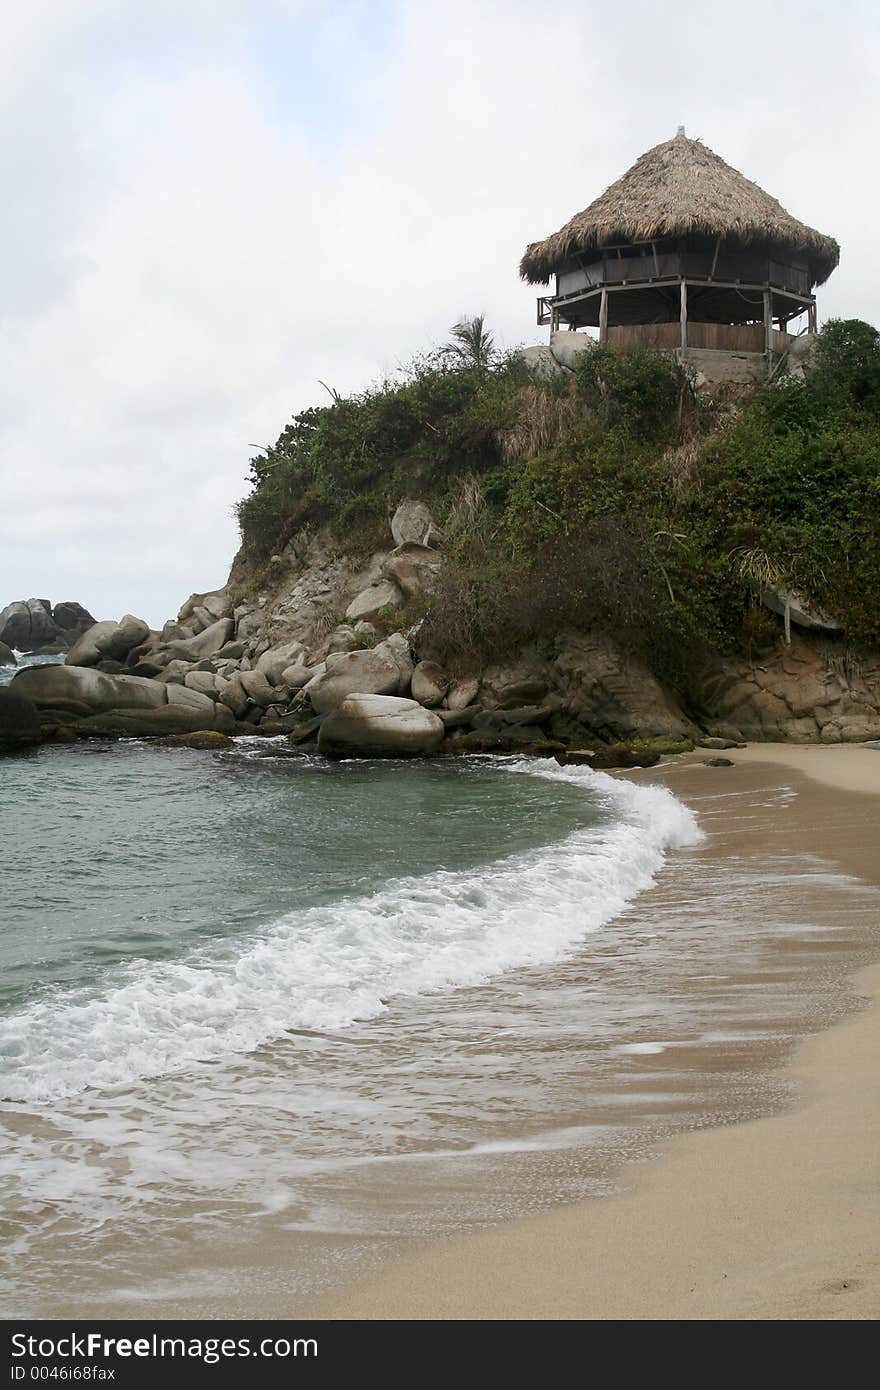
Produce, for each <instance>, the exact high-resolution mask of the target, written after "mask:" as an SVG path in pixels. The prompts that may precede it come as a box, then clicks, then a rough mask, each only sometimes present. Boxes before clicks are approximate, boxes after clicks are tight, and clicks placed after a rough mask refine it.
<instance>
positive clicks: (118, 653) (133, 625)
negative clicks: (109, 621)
mask: <svg viewBox="0 0 880 1390" xmlns="http://www.w3.org/2000/svg"><path fill="white" fill-rule="evenodd" d="M149 635H150V625H149V623H145V622H144V620H143V618H135V617H134V616H133V615H132V614H131V613H126V614H125V617H124V618H120V620H119V622H118V623H116V625H115V627H114V628H113V629H112V630H111V631H109V632H102V633H101V634H100V636H99V637H96V638H95V646H96V647H97V649H98V651H99V652H100V653H101V656H102V657H106V658H107V659H108V660H110V661H122V660H123V658H125V657H126V656H128V653H129V652H130V651H131V650H132V648H133V647H138V646H140V645H141V643H142V642H144V641H146V639H147V638H148V637H149ZM71 664H72V663H71Z"/></svg>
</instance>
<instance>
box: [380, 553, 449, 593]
mask: <svg viewBox="0 0 880 1390" xmlns="http://www.w3.org/2000/svg"><path fill="white" fill-rule="evenodd" d="M442 559H443V557H442V556H441V554H440V551H439V550H434V549H432V547H431V546H429V545H418V544H416V543H415V542H409V543H407V544H406V545H399V546H398V547H397V549H396V550H392V552H391V554H390V555H389V556H388V558H387V560H385V561H384V563H383V565H382V573H383V575H384V576H385V578H386V579H390V580H392V581H393V582H394V583H395V584H396V585H397V586H398V588H399V589H400V590H401V591H402V593H404V594H405V595H406V597H407V598H411V597H412V595H413V594H417V593H418V592H419V590H420V589H423V588H424V587H425V585H426V584H427V583H430V581H431V579H432V578H433V576H434V575H436V573H437V571H438V569H439V568H440V565H441V563H442Z"/></svg>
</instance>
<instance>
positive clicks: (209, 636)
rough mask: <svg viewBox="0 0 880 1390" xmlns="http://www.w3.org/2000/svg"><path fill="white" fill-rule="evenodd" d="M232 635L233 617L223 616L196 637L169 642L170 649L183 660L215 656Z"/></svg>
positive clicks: (174, 655)
mask: <svg viewBox="0 0 880 1390" xmlns="http://www.w3.org/2000/svg"><path fill="white" fill-rule="evenodd" d="M231 636H232V619H231V618H221V619H220V620H219V621H218V622H216V623H212V624H211V626H210V627H206V628H205V629H204V631H203V632H199V633H197V634H196V636H195V637H189V638H187V639H186V641H184V642H169V644H168V651H169V652H170V654H171V655H172V656H173V657H179V658H181V659H182V660H183V661H200V660H201V659H202V657H205V656H214V655H215V654H216V653H217V652H219V651H220V649H221V647H223V646H225V644H226V642H227V641H228V640H229V638H230V637H231Z"/></svg>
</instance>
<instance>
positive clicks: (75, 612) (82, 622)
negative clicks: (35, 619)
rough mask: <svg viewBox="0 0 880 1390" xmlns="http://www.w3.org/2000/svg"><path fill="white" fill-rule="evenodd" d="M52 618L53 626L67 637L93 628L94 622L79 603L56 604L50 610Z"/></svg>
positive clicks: (87, 611)
mask: <svg viewBox="0 0 880 1390" xmlns="http://www.w3.org/2000/svg"><path fill="white" fill-rule="evenodd" d="M52 618H53V620H54V622H55V626H56V627H60V628H61V630H62V631H63V632H65V633H66V634H67V635H68V637H70V636H71V635H72V634H73V633H79V632H86V631H87V630H88V629H89V628H90V627H94V626H95V622H96V619H95V618H93V617H92V615H91V613H90V612H89V610H88V609H87V608H83V606H82V604H81V603H70V602H65V603H56V605H55V607H54V608H53V609H52Z"/></svg>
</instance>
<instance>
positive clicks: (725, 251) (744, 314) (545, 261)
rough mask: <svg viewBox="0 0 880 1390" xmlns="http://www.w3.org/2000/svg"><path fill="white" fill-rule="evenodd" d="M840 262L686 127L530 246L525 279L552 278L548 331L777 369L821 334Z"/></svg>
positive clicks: (544, 307) (545, 300) (543, 314)
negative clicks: (823, 287) (824, 298)
mask: <svg viewBox="0 0 880 1390" xmlns="http://www.w3.org/2000/svg"><path fill="white" fill-rule="evenodd" d="M839 256H840V248H839V246H838V245H837V242H836V241H835V240H834V238H833V237H829V236H824V235H823V234H822V233H821V232H817V231H816V230H815V229H814V228H813V227H808V226H806V225H805V224H804V223H803V222H798V221H797V219H796V218H794V217H792V216H791V214H790V213H788V212H786V210H785V208H784V207H782V205H781V204H780V203H778V202H777V201H776V199H775V198H771V197H770V194H769V193H765V192H764V190H763V189H761V188H759V187H758V185H757V184H755V183H752V182H751V180H750V179H747V178H744V176H743V175H742V174H740V173H739V172H738V171H737V170H736V169H733V168H731V166H730V165H729V164H726V163H725V162H724V160H723V159H721V158H719V156H718V155H717V154H715V153H714V152H713V151H712V150H710V149H709V148H708V147H707V146H706V145H704V144H703V143H702V142H701V141H700V140H689V139H688V138H687V136H686V135H685V133H684V129H683V127H679V130H678V134H677V135H676V136H675V137H674V138H673V139H672V140H667V141H665V142H664V143H663V144H662V145H655V146H654V148H653V149H652V150H648V152H647V154H643V155H642V157H641V159H638V160H637V161H636V163H635V164H634V165H633V166H632V168H631V169H630V170H628V172H627V173H625V174H624V176H623V178H621V179H618V180H617V182H616V183H614V184H612V185H611V187H610V188H609V189H607V190H606V191H605V192H604V193H603V194H602V196H601V197H600V198H597V199H596V201H595V202H593V203H591V204H590V206H589V207H588V208H586V209H585V210H584V211H583V212H579V213H578V214H577V215H576V216H575V217H572V218H571V220H570V221H569V222H567V223H566V224H565V226H564V227H562V228H560V230H559V231H558V232H554V233H553V235H552V236H549V237H546V238H545V240H544V241H536V242H533V243H532V245H531V246H529V247H528V249H527V251H526V254H525V255H524V256H523V259H522V264H521V265H520V274H521V275H522V277H523V279H525V280H528V281H529V282H530V283H531V284H537V285H543V284H546V283H547V282H548V281H549V280H550V279H551V277H554V279H555V284H554V287H553V291H552V292H551V293H550V294H545V295H541V296H539V298H538V323H539V324H549V325H550V328H551V333H552V332H554V331H555V330H557V329H559V328H562V327H565V328H568V329H575V330H577V329H581V328H591V327H594V328H595V327H597V328H598V329H599V338H600V341H602V342H609V343H612V344H619V345H621V346H624V345H626V344H627V343H641V344H643V345H644V346H648V347H655V348H662V349H674V350H676V351H678V350H679V349H681V350H703V351H708V352H710V353H717V352H727V353H731V352H735V353H739V354H742V353H746V354H761V355H762V356H763V357H764V359H765V363H764V367H762V368H761V370H763V369H764V368H766V369H767V370H768V371H769V370H771V369H772V365H773V364H772V360H771V359H772V358H773V357H774V354H775V355H777V356H778V355H780V354H783V355H784V354H785V353H786V352H787V351H788V350H789V347H790V343H791V338H792V336H799V335H800V333H802V332H804V331H813V332H815V330H816V327H817V323H818V320H817V317H816V300H815V295H814V294H813V289H814V287H815V286H816V285H820V284H822V283H824V281H825V280H827V278H828V276H829V275H830V274H831V272H832V270H833V269H834V267H835V266H836V265H837V262H838V259H839ZM805 319H806V323H804V320H805ZM791 325H795V327H794V329H792V328H791ZM798 325H800V329H798Z"/></svg>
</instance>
